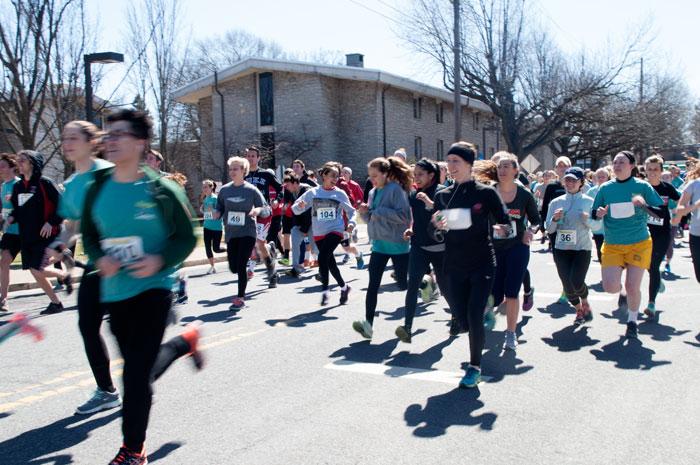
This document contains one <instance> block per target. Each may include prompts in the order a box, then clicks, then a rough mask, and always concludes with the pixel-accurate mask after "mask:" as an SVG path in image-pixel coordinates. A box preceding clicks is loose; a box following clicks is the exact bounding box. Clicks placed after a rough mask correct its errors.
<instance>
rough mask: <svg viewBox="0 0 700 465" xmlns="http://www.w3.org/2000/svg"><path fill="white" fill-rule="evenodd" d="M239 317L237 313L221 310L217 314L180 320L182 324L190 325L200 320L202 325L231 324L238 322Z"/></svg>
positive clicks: (212, 313) (184, 317)
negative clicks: (214, 323)
mask: <svg viewBox="0 0 700 465" xmlns="http://www.w3.org/2000/svg"><path fill="white" fill-rule="evenodd" d="M240 319H241V317H240V316H238V312H233V311H231V310H221V311H218V312H211V313H203V314H201V315H188V316H183V317H182V318H180V322H182V323H191V322H193V321H195V320H202V321H203V322H204V323H213V322H221V323H231V322H232V321H236V320H240Z"/></svg>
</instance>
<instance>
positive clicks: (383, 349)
mask: <svg viewBox="0 0 700 465" xmlns="http://www.w3.org/2000/svg"><path fill="white" fill-rule="evenodd" d="M398 343H399V340H398V339H389V340H388V341H385V342H383V343H382V344H379V345H372V344H371V343H370V341H367V340H363V341H359V342H353V343H352V344H350V345H349V346H348V347H343V348H342V349H338V350H336V351H335V352H333V353H332V354H331V355H329V358H337V357H342V359H344V360H349V361H352V362H363V363H382V362H383V361H384V360H387V359H388V358H389V357H390V356H391V353H392V352H393V351H394V349H395V348H396V346H397V344H398Z"/></svg>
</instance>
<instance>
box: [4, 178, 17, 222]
mask: <svg viewBox="0 0 700 465" xmlns="http://www.w3.org/2000/svg"><path fill="white" fill-rule="evenodd" d="M17 181H19V178H18V177H16V176H15V179H13V180H12V181H7V182H3V183H2V218H3V219H4V220H6V219H7V217H8V216H10V213H12V188H13V187H14V186H15V183H16V182H17ZM5 234H19V225H18V224H17V223H13V224H11V225H9V226H8V227H7V229H6V230H5Z"/></svg>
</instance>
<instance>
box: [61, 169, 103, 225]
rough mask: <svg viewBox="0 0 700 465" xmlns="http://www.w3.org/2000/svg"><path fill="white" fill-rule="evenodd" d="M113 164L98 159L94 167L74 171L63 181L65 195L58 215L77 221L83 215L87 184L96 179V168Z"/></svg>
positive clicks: (62, 196) (62, 197)
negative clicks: (78, 171)
mask: <svg viewBox="0 0 700 465" xmlns="http://www.w3.org/2000/svg"><path fill="white" fill-rule="evenodd" d="M110 166H113V165H112V163H110V162H108V161H105V160H102V159H99V158H98V159H96V160H95V162H94V163H93V164H92V167H91V168H90V169H89V170H88V171H86V172H84V173H73V174H72V175H71V176H70V177H69V178H68V179H66V180H65V182H64V183H63V189H64V192H63V195H61V199H60V200H59V202H58V215H59V216H60V217H62V218H65V219H67V220H74V221H77V220H79V219H80V218H81V217H82V216H83V206H84V205H85V194H86V193H87V185H88V184H89V183H90V182H92V180H93V179H95V174H94V171H95V170H99V169H102V168H108V167H110Z"/></svg>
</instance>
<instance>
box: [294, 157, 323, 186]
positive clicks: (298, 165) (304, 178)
mask: <svg viewBox="0 0 700 465" xmlns="http://www.w3.org/2000/svg"><path fill="white" fill-rule="evenodd" d="M292 169H293V170H294V174H296V175H297V177H298V178H299V182H300V183H301V184H306V185H307V186H311V187H316V186H317V185H318V184H316V182H315V181H314V180H313V179H311V178H310V177H309V173H307V172H306V165H305V164H304V162H303V161H301V160H299V159H297V160H294V161H293V162H292Z"/></svg>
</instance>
